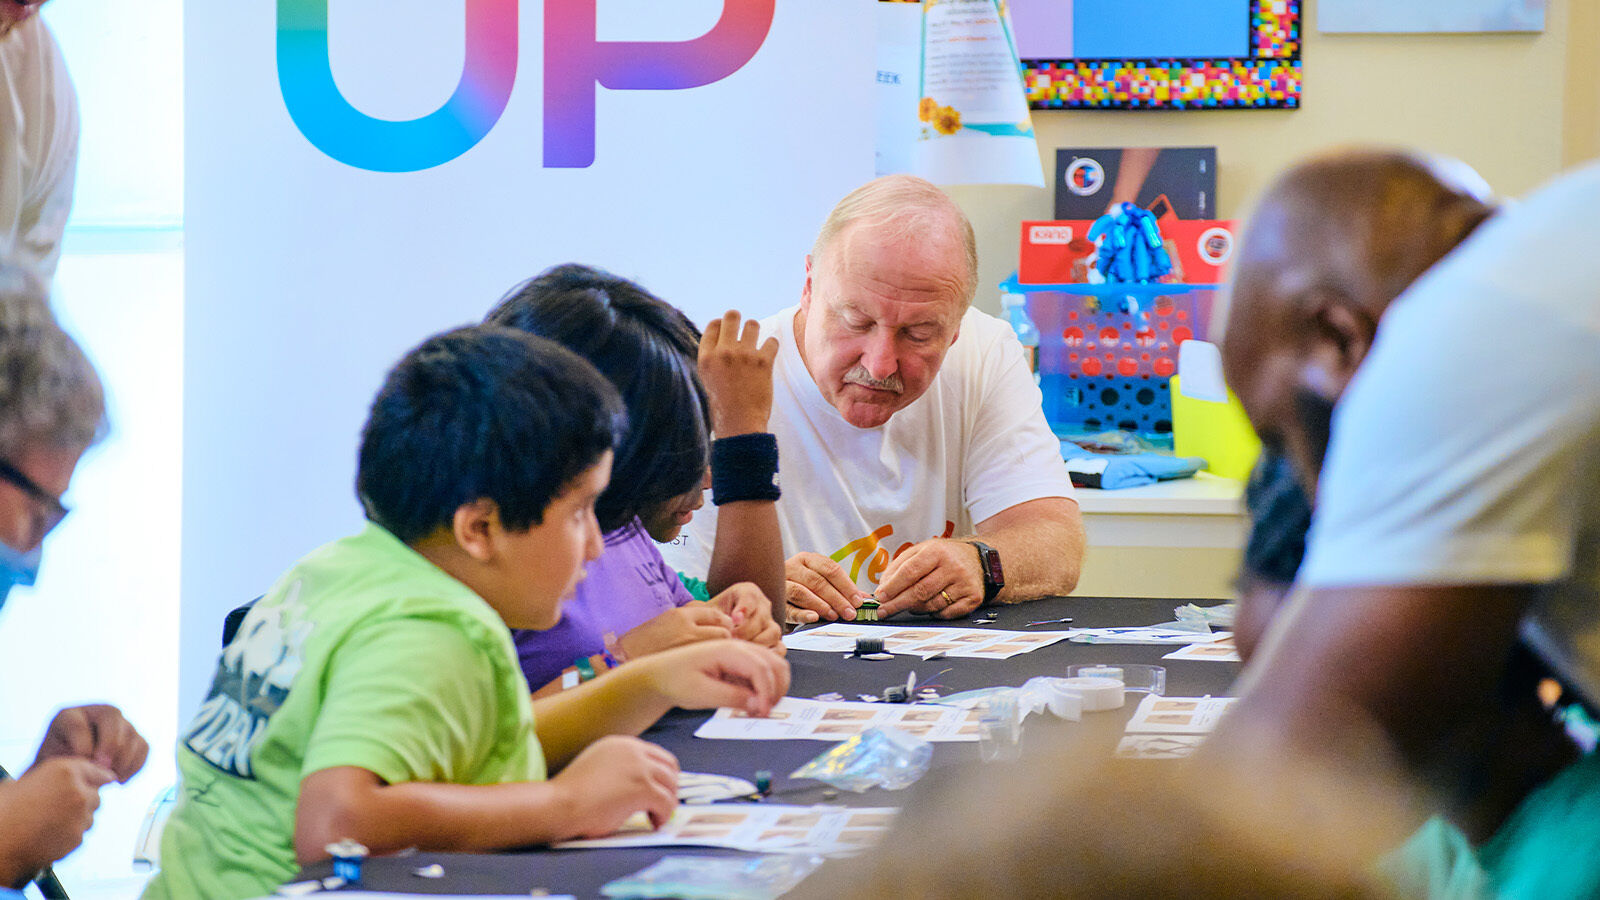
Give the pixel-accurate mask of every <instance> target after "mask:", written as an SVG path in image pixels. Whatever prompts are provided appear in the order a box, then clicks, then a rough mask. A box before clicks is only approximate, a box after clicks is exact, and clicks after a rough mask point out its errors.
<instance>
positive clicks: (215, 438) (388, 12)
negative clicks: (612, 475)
mask: <svg viewBox="0 0 1600 900" xmlns="http://www.w3.org/2000/svg"><path fill="white" fill-rule="evenodd" d="M871 12H872V10H871V7H870V5H869V4H862V3H860V2H856V0H676V2H673V3H660V2H658V0H545V2H543V3H540V2H538V0H522V2H520V3H519V2H518V0H461V2H453V3H445V4H439V3H437V2H427V0H339V2H337V3H332V2H330V0H278V2H277V3H276V4H274V3H272V2H253V3H218V2H214V0H191V2H189V3H188V5H187V8H186V13H187V23H186V27H187V48H188V49H187V57H186V81H187V91H188V96H187V101H188V108H187V168H188V180H187V257H188V261H187V297H188V299H187V317H186V322H185V377H184V390H185V398H184V399H185V425H184V515H183V548H184V549H183V603H184V612H183V617H182V620H183V621H182V625H183V632H182V644H183V649H182V659H181V672H180V678H181V691H180V704H181V706H180V713H179V718H180V722H182V721H187V719H188V717H189V716H190V715H191V714H192V712H193V710H194V709H195V706H196V704H197V702H198V700H199V696H200V693H201V692H202V691H203V690H204V689H205V687H206V685H207V684H208V683H209V679H210V677H211V671H212V668H213V666H214V663H215V658H216V654H217V650H218V643H217V640H218V635H219V633H220V628H221V624H222V617H223V615H224V613H225V612H226V611H227V610H228V609H230V608H232V607H234V606H236V605H238V604H240V603H243V602H245V601H248V600H250V599H251V598H253V597H255V596H257V595H259V594H260V593H262V592H263V591H265V590H266V589H267V588H268V587H269V585H270V583H271V581H272V580H273V579H274V578H275V577H276V576H277V575H278V574H280V573H281V572H282V571H283V570H284V569H285V568H286V567H287V566H288V565H290V564H291V563H293V562H294V560H295V559H297V558H298V557H299V556H301V555H303V554H304V553H305V552H307V551H308V550H310V549H312V548H314V547H316V546H318V545H320V544H322V543H324V542H326V541H328V540H331V539H333V538H336V537H339V536H342V535H344V534H347V533H349V532H351V531H352V530H354V529H355V528H357V527H358V525H359V523H360V511H359V508H358V506H357V504H356V502H355V499H354V490H353V487H352V485H353V483H354V476H355V456H356V446H357V434H358V431H359V429H360V426H361V423H362V421H363V419H364V417H365V413H366V406H367V404H368V403H369V402H370V400H371V397H372V394H373V392H374V391H375V390H376V388H377V386H378V384H379V383H380V381H381V379H382V377H383V375H384V373H385V371H386V369H387V368H388V367H389V366H390V365H391V364H392V363H393V362H394V361H395V360H396V359H397V358H398V357H399V356H400V354H401V353H403V352H404V351H405V350H407V349H408V348H410V347H412V346H414V345H415V344H416V343H418V342H419V341H420V340H421V339H422V338H423V337H425V336H427V335H429V334H431V333H434V332H437V331H440V330H442V329H445V328H448V327H451V326H454V325H458V324H462V323H467V322H472V321H477V320H479V319H481V318H482V316H483V314H484V313H485V312H487V311H488V309H489V307H490V306H491V305H492V304H493V303H494V301H495V300H496V299H497V298H499V297H500V295H501V294H502V293H503V292H504V291H505V290H506V289H508V288H509V287H511V286H512V285H513V284H515V283H516V282H518V281H520V280H521V279H523V278H525V277H527V276H530V275H532V274H535V273H536V272H538V271H540V270H542V269H544V268H546V267H548V266H551V265H554V264H557V263H562V262H568V261H579V262H586V263H591V264H596V265H601V266H603V267H605V268H608V269H610V270H612V271H614V272H616V273H618V274H621V275H624V276H627V277H631V278H635V279H637V280H639V281H640V282H641V283H643V284H644V285H645V286H646V287H648V288H650V289H652V290H653V291H655V292H656V293H658V294H659V295H661V296H662V297H664V298H666V299H667V300H669V301H671V302H673V303H676V304H677V305H679V306H681V307H682V308H683V309H684V310H685V311H687V312H688V313H689V315H690V316H691V317H692V318H693V319H695V320H696V321H697V322H699V323H701V324H704V323H705V322H706V321H708V320H709V319H710V318H711V317H712V316H714V315H717V314H720V313H721V312H722V311H723V310H724V309H728V308H738V309H741V310H743V311H744V312H745V313H746V314H748V315H750V316H751V317H760V316H765V315H767V314H769V313H771V312H773V311H775V310H777V309H779V308H781V307H783V306H785V305H788V304H790V303H793V302H795V301H796V300H797V299H798V297H799V292H800V288H801V285H802V281H803V277H804V254H805V253H806V251H807V249H808V248H809V247H810V244H811V241H812V239H813V237H814V236H815V232H816V229H817V227H818V225H820V224H821V222H822V219H823V218H824V216H825V215H826V214H827V212H828V210H829V208H831V206H832V204H833V203H834V202H835V201H836V200H837V199H838V198H839V197H841V196H843V195H844V194H845V193H846V192H848V191H849V190H850V189H852V188H854V187H856V186H857V185H859V184H861V183H862V182H864V181H866V180H867V179H869V178H871V177H872V174H873V137H874V128H873V125H874V120H873V98H872V95H871V92H870V91H868V90H864V89H863V88H862V85H864V84H867V83H869V79H870V73H871V71H872V70H873V65H874V60H873V56H874V30H873V20H872V18H871ZM512 21H515V22H516V25H515V27H510V25H509V23H510V22H512ZM547 38H548V40H547ZM673 42H693V43H678V44H676V45H674V43H673ZM464 48H465V49H464ZM513 63H514V68H515V70H514V72H512V71H510V66H511V65H512V64H513ZM595 82H599V86H596V85H595ZM547 88H548V89H547ZM319 92H320V93H319ZM286 95H287V96H291V97H293V98H294V99H292V100H286ZM591 96H592V106H591V105H590V101H589V99H588V98H590V97H591ZM341 104H345V105H347V106H348V109H346V108H344V107H343V106H341ZM497 107H503V108H502V109H498V111H497ZM590 115H592V117H593V125H592V130H590V129H589V126H588V125H587V124H586V121H587V117H588V116H590ZM419 119H420V120H422V122H421V123H420V124H418V123H417V122H414V121H412V120H419ZM446 120H448V121H446ZM441 123H442V125H443V126H453V127H456V128H457V129H458V131H461V132H462V133H465V134H466V137H465V138H462V136H461V134H460V133H458V134H456V135H455V136H454V138H452V137H451V135H450V133H449V127H438V126H441ZM486 124H487V127H484V126H485V125H486ZM430 129H432V130H430ZM478 131H481V132H483V133H482V134H481V136H476V137H475V136H474V135H475V133H476V132H478ZM313 136H314V137H315V140H316V141H317V143H315V144H314V143H313ZM585 138H592V145H591V146H589V147H585V146H584V143H585ZM451 140H455V144H453V145H452V144H451V143H450V141H451ZM330 150H331V151H332V153H333V154H334V155H330V152H329V151H330ZM457 151H459V152H457ZM586 152H587V153H588V154H589V155H590V156H591V157H592V161H591V162H588V163H587V164H585V162H586V159H585V156H586ZM452 154H453V155H452ZM335 155H338V156H341V157H343V158H344V160H345V161H341V160H340V159H336V158H334V156H335ZM352 163H354V164H352ZM425 163H426V165H423V164H425ZM408 167H409V169H408ZM384 168H388V169H400V170H399V171H384V170H382V169H384ZM417 464H418V473H419V475H421V474H422V473H423V472H424V471H425V469H424V468H423V467H425V466H426V465H427V461H426V460H418V463H417Z"/></svg>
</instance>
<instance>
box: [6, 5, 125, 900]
mask: <svg viewBox="0 0 1600 900" xmlns="http://www.w3.org/2000/svg"><path fill="white" fill-rule="evenodd" d="M6 2H9V0H0V5H4V4H5V3H6ZM0 22H3V19H0ZM0 40H3V39H0ZM33 282H34V279H33V278H32V277H30V276H28V275H26V274H23V273H21V272H19V271H17V270H10V271H3V272H0V607H3V606H4V605H5V602H6V600H7V599H8V598H9V596H10V594H11V592H12V590H13V589H14V588H16V587H19V586H21V587H26V586H30V585H32V584H33V582H34V579H35V577H36V576H37V575H38V572H39V562H40V557H41V554H42V550H43V544H44V540H45V536H46V535H48V534H49V533H50V531H51V530H52V529H54V528H55V527H56V525H58V524H60V523H61V520H62V518H64V517H65V516H66V514H67V507H66V506H65V505H64V504H63V503H62V501H61V496H62V494H64V493H66V490H67V486H68V483H69V482H70V481H71V480H72V473H73V471H74V470H75V469H76V468H77V465H78V460H79V459H80V458H82V456H83V454H84V451H86V450H88V449H89V447H90V446H92V445H93V444H94V443H95V441H97V440H98V439H99V438H100V437H101V435H102V434H103V433H104V432H105V395H104V391H103V390H102V388H101V385H100V377H99V376H98V375H97V374H96V373H95V370H94V366H93V365H92V364H91V363H90V362H89V360H88V358H87V357H86V356H84V353H83V350H82V349H80V348H79V346H78V344H77V342H76V341H74V340H73V339H72V337H71V336H70V335H68V334H67V333H66V332H65V331H63V330H62V329H61V327H60V326H59V325H57V324H56V321H55V317H54V316H53V315H52V314H51V312H50V309H49V307H48V306H47V305H46V304H45V302H44V300H43V299H42V296H43V294H42V292H41V291H39V290H37V289H36V288H33V287H23V286H21V285H31V284H32V283H33ZM148 752H149V746H148V745H147V744H146V743H145V740H144V738H142V737H140V736H139V733H138V732H137V731H136V730H134V727H133V726H132V725H131V724H129V723H128V721H127V720H126V719H124V718H123V716H122V713H121V711H119V710H118V709H117V708H116V707H114V706H108V705H104V704H96V705H91V706H78V707H73V708H70V709H64V710H62V711H61V712H59V713H57V714H56V717H55V718H54V719H53V720H52V721H51V723H50V727H49V728H48V729H47V730H46V732H45V736H44V740H43V742H42V743H41V744H40V746H39V752H38V754H37V755H36V756H35V758H34V762H33V765H31V766H29V767H28V769H27V771H25V772H23V773H22V774H21V775H20V776H19V777H17V778H16V779H15V780H12V779H10V778H4V780H0V898H4V897H10V896H21V895H20V893H13V890H17V891H20V889H21V888H22V887H23V886H24V885H25V884H26V883H27V882H29V881H32V880H34V879H36V878H39V877H40V876H41V873H45V872H47V870H48V867H49V865H50V864H51V863H53V862H55V861H56V860H59V859H61V858H62V857H64V856H66V855H67V854H68V853H71V852H72V851H73V850H75V849H76V848H77V847H78V845H79V844H80V843H82V841H83V834H84V832H85V831H87V830H88V829H89V826H90V825H92V824H93V822H94V811H95V809H96V808H97V807H98V806H99V805H100V796H99V791H100V788H101V787H102V786H103V785H106V784H108V783H110V782H113V781H117V782H126V781H127V780H128V779H129V778H132V777H133V776H134V774H135V773H137V772H138V771H139V769H140V768H142V767H143V766H144V761H145V756H146V754H147V753H148ZM4 775H5V773H4V770H0V777H4Z"/></svg>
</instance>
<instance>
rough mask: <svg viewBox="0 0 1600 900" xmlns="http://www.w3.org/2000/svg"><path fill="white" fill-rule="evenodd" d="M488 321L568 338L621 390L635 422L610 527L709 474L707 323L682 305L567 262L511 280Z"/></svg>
mask: <svg viewBox="0 0 1600 900" xmlns="http://www.w3.org/2000/svg"><path fill="white" fill-rule="evenodd" d="M485 322H486V323H487V324H494V325H507V326H510V327H512V328H518V329H521V330H523V331H527V332H531V333H533V334H537V335H539V336H541V337H546V338H550V339H551V340H553V341H557V342H559V343H561V344H562V345H563V346H565V347H567V348H568V349H570V350H573V351H575V352H576V353H578V354H580V355H581V356H583V357H584V358H585V359H587V360H589V362H591V363H594V365H595V367H596V368H598V369H599V370H600V372H601V374H603V375H605V376H606V377H607V378H608V379H610V380H611V383H612V384H614V385H616V387H617V390H618V391H620V392H621V393H622V399H623V402H624V403H625V404H626V406H627V409H628V424H629V428H628V433H627V434H626V436H624V437H623V438H622V441H621V442H620V443H619V444H618V446H617V456H616V460H615V462H614V463H613V464H612V469H611V486H610V487H608V488H607V489H606V492H605V493H604V494H603V495H601V497H600V501H599V503H597V504H596V505H595V514H596V516H597V517H598V518H599V520H600V528H601V529H602V530H604V531H608V532H609V531H615V530H616V529H618V528H621V527H622V526H623V525H626V524H627V523H628V522H629V521H631V520H632V519H633V518H634V517H635V516H638V515H643V514H647V513H649V512H651V511H653V510H655V509H656V508H658V507H659V506H660V505H661V504H662V503H664V502H666V501H668V500H671V499H672V498H674V497H679V496H682V495H683V494H686V493H688V492H689V491H691V490H693V489H694V488H695V487H696V486H697V485H699V484H700V482H701V481H702V479H704V478H705V472H706V464H707V453H708V451H709V448H710V422H711V410H710V405H709V403H708V401H707V398H706V390H705V386H704V385H703V384H701V383H700V376H699V375H698V374H696V372H695V357H696V355H697V352H698V348H699V344H700V332H699V330H698V329H696V328H695V327H694V324H693V323H692V322H690V321H689V318H688V316H685V315H684V314H683V313H682V312H681V311H679V310H678V309H677V307H674V306H673V305H671V304H669V303H667V302H666V301H664V300H662V299H660V298H659V297H656V296H655V295H654V294H652V293H650V292H649V291H647V290H645V289H644V288H642V287H640V286H639V285H637V284H635V283H633V282H632V281H629V280H628V279H626V278H619V277H618V276H616V275H612V274H611V273H609V272H605V271H602V270H600V269H595V268H591V267H589V266H582V265H577V264H575V263H569V264H567V265H561V266H556V267H555V268H553V269H547V270H545V271H544V272H542V273H540V274H539V275H537V276H535V277H533V278H531V279H529V280H528V281H525V282H523V283H522V284H520V285H518V286H517V287H515V288H513V289H512V290H511V292H510V293H509V294H507V295H506V296H505V297H504V298H503V299H502V300H501V301H500V302H499V303H498V304H496V306H495V308H494V309H493V310H492V311H490V313H489V316H488V318H487V319H486V320H485Z"/></svg>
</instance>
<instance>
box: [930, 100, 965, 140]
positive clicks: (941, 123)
mask: <svg viewBox="0 0 1600 900" xmlns="http://www.w3.org/2000/svg"><path fill="white" fill-rule="evenodd" d="M933 130H934V131H937V132H939V133H940V134H955V133H956V132H958V131H960V130H961V113H960V112H958V111H957V110H956V108H955V107H953V106H941V107H939V109H938V110H937V111H935V112H934V114H933Z"/></svg>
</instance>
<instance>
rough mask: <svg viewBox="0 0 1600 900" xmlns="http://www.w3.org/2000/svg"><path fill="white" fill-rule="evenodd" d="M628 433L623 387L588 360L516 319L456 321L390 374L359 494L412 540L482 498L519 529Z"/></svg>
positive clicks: (364, 445) (374, 415) (365, 446)
mask: <svg viewBox="0 0 1600 900" xmlns="http://www.w3.org/2000/svg"><path fill="white" fill-rule="evenodd" d="M626 432H627V420H626V415H625V413H624V412H623V409H622V401H621V399H620V398H619V397H618V396H617V391H616V389H615V388H613V387H612V386H611V384H610V382H608V381H606V379H605V378H603V377H601V375H600V373H599V372H596V371H595V369H594V367H593V366H591V365H589V364H588V363H587V362H584V360H583V359H582V357H579V356H578V355H577V354H575V353H572V352H571V351H569V350H566V349H565V348H563V347H561V346H560V345H558V344H556V343H555V342H553V341H547V340H543V339H541V338H538V337H535V336H533V335H529V334H526V333H524V332H521V331H516V330H514V329H510V328H497V327H493V326H475V327H471V328H459V329H456V330H455V331H447V332H445V333H444V334H440V335H436V336H434V337H431V338H428V339H427V340H426V341H423V342H422V344H421V345H420V346H418V347H417V348H416V349H415V350H412V351H411V352H410V353H407V354H406V355H405V357H404V358H403V359H401V360H400V362H399V363H397V364H396V365H395V367H394V369H393V370H391V371H390V372H389V376H388V378H386V379H385V380H384V383H383V387H382V388H381V389H380V390H379V391H378V396H377V397H376V398H375V399H374V400H373V401H372V411H371V412H370V413H369V414H368V416H367V424H366V426H365V427H364V428H363V429H362V432H361V457H360V464H359V470H358V472H357V474H356V493H357V495H358V496H359V497H360V499H361V505H362V507H363V508H364V509H365V510H366V513H367V518H369V519H371V520H372V521H374V522H376V523H378V524H379V525H381V526H383V527H384V528H386V529H388V530H389V531H390V532H391V533H393V534H394V536H395V537H397V538H399V539H400V540H402V541H406V542H408V543H409V542H412V541H416V540H418V539H420V538H422V537H425V536H427V535H429V534H432V533H433V532H434V531H435V530H437V529H438V528H440V527H448V526H449V525H450V523H451V521H452V519H453V518H454V516H455V513H456V510H457V509H459V508H460V507H461V506H462V505H464V504H467V503H471V502H473V501H475V500H479V499H484V498H487V499H489V500H493V501H494V503H495V505H496V506H498V507H499V511H500V520H501V522H502V523H504V524H505V526H506V528H508V529H511V530H513V531H521V530H525V529H527V528H530V527H532V526H534V525H538V524H539V523H540V522H541V521H542V520H543V519H544V511H545V509H546V508H547V507H548V506H549V505H550V502H551V501H552V500H554V499H555V498H556V496H558V495H559V494H560V493H561V492H562V491H563V490H565V489H566V488H567V486H568V485H570V484H571V483H572V482H573V481H574V480H575V479H576V478H577V477H578V476H579V475H582V474H583V473H584V472H585V471H587V470H588V469H589V467H590V466H593V465H594V464H595V463H596V462H597V461H599V459H600V457H601V456H602V455H604V454H605V452H606V451H607V450H610V449H611V448H612V447H614V446H616V444H617V442H618V440H619V439H620V438H621V437H622V435H624V434H625V433H626Z"/></svg>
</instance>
